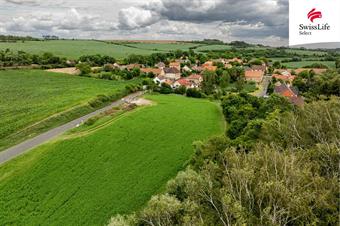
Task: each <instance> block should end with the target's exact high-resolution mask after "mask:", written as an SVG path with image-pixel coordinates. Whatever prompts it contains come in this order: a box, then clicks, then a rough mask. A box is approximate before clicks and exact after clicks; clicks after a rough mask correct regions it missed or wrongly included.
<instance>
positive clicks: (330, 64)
mask: <svg viewBox="0 0 340 226" xmlns="http://www.w3.org/2000/svg"><path fill="white" fill-rule="evenodd" d="M314 63H318V64H319V63H321V64H324V65H326V66H327V67H328V68H335V61H298V62H288V63H282V65H285V66H287V67H288V68H301V67H305V66H309V65H311V64H314Z"/></svg>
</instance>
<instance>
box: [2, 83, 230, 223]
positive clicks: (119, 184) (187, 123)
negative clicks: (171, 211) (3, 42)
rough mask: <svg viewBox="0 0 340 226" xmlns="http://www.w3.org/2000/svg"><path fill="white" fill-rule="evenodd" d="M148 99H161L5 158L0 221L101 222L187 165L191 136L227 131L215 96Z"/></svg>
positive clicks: (130, 207)
mask: <svg viewBox="0 0 340 226" xmlns="http://www.w3.org/2000/svg"><path fill="white" fill-rule="evenodd" d="M77 78H78V79H79V77H77ZM94 81H98V80H94ZM99 82H103V81H100V80H99ZM146 98H147V99H150V100H151V101H153V102H155V103H157V104H155V105H152V106H149V107H141V108H139V109H136V110H135V111H132V112H128V113H125V114H123V115H121V116H118V118H112V119H110V120H109V121H106V122H104V123H103V124H100V123H99V124H95V127H91V128H92V129H89V130H86V129H85V130H81V131H82V132H79V133H78V132H77V130H75V131H74V132H73V133H71V134H70V135H67V134H66V135H65V136H66V137H61V139H60V140H57V141H55V142H51V143H48V144H46V145H44V146H41V147H39V148H37V149H35V150H32V151H31V152H29V153H28V154H27V155H24V156H22V157H19V158H18V159H16V160H14V161H11V162H8V163H7V164H5V165H2V166H1V167H0V177H1V183H0V203H2V205H0V212H1V217H0V224H1V225H10V224H12V225H104V224H106V223H108V221H109V219H110V218H111V216H112V215H115V214H118V213H120V214H125V213H131V212H132V211H135V210H138V209H140V208H141V207H143V206H144V205H145V204H146V203H147V201H148V200H149V199H150V197H151V196H152V195H153V194H155V193H156V192H159V191H160V188H163V187H164V186H165V184H166V182H167V181H168V180H169V179H171V178H173V177H174V176H175V175H176V174H177V172H178V171H179V170H181V169H183V165H184V164H185V163H186V161H187V160H188V158H189V157H190V156H191V155H192V153H193V148H192V142H193V141H195V140H202V139H206V138H207V137H209V136H212V135H216V134H221V133H223V116H222V114H221V112H220V111H219V109H218V106H217V105H215V104H214V103H211V102H209V101H207V100H201V99H189V98H186V97H183V96H178V95H171V96H170V95H167V96H165V95H151V96H147V97H146ZM188 119H190V120H188ZM85 128H86V127H85ZM78 129H80V128H78ZM156 200H158V199H155V201H154V202H156ZM160 200H163V201H164V202H163V204H164V206H163V204H162V205H158V204H155V205H156V206H160V207H162V206H163V207H162V208H164V209H166V208H167V207H168V206H173V205H175V206H176V201H175V202H168V199H167V198H166V197H165V199H163V197H162V198H161V199H160ZM167 203H168V204H167ZM61 206H62V208H61ZM154 211H155V212H157V210H153V209H152V208H151V209H149V210H146V211H145V212H143V214H142V216H145V217H152V216H154V214H153V212H154ZM158 211H161V209H159V210H158ZM171 219H173V218H171ZM122 221H123V219H120V222H122Z"/></svg>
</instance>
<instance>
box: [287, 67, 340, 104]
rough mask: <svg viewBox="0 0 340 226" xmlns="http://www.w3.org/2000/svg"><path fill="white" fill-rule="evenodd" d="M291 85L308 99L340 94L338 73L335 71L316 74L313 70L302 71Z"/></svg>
mask: <svg viewBox="0 0 340 226" xmlns="http://www.w3.org/2000/svg"><path fill="white" fill-rule="evenodd" d="M293 85H294V86H295V87H297V88H298V89H299V91H300V92H301V93H302V95H303V96H305V97H307V98H308V100H313V99H320V98H321V97H322V96H327V97H329V96H331V95H335V96H340V74H339V73H337V72H326V73H323V74H321V75H316V74H315V73H314V72H313V71H304V72H301V73H300V74H299V75H298V76H297V78H296V79H295V80H294V82H293Z"/></svg>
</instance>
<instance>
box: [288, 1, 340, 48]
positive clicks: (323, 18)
mask: <svg viewBox="0 0 340 226" xmlns="http://www.w3.org/2000/svg"><path fill="white" fill-rule="evenodd" d="M323 42H340V0H290V1H289V45H302V44H312V43H323Z"/></svg>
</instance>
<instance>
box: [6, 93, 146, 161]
mask: <svg viewBox="0 0 340 226" xmlns="http://www.w3.org/2000/svg"><path fill="white" fill-rule="evenodd" d="M141 95H143V92H137V93H133V94H131V95H128V96H126V97H124V98H122V99H120V100H117V101H115V102H112V103H111V104H110V105H109V106H106V107H104V108H101V109H99V110H97V111H94V112H92V113H90V114H88V115H85V116H83V117H80V118H78V119H75V120H73V121H71V122H69V123H66V124H64V125H62V126H59V127H57V128H54V129H51V130H49V131H47V132H45V133H43V134H40V135H38V136H36V137H34V138H32V139H29V140H26V141H24V142H22V143H20V144H18V145H16V146H14V147H11V148H9V149H7V150H4V151H2V152H0V164H3V163H5V162H7V161H9V160H11V159H14V158H15V157H17V156H19V155H21V154H23V153H25V152H27V151H29V150H31V149H33V148H35V147H37V146H39V145H41V144H43V143H45V142H47V141H50V140H52V139H53V138H55V137H57V136H59V135H61V134H63V133H64V132H66V131H67V130H70V129H72V128H75V127H76V126H78V125H79V124H81V123H83V122H85V121H86V120H88V119H89V118H91V117H93V116H95V115H98V114H100V113H102V112H105V111H107V110H109V109H111V108H113V107H117V106H119V105H121V104H123V103H124V102H129V101H131V100H133V99H134V98H136V97H139V96H141Z"/></svg>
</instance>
